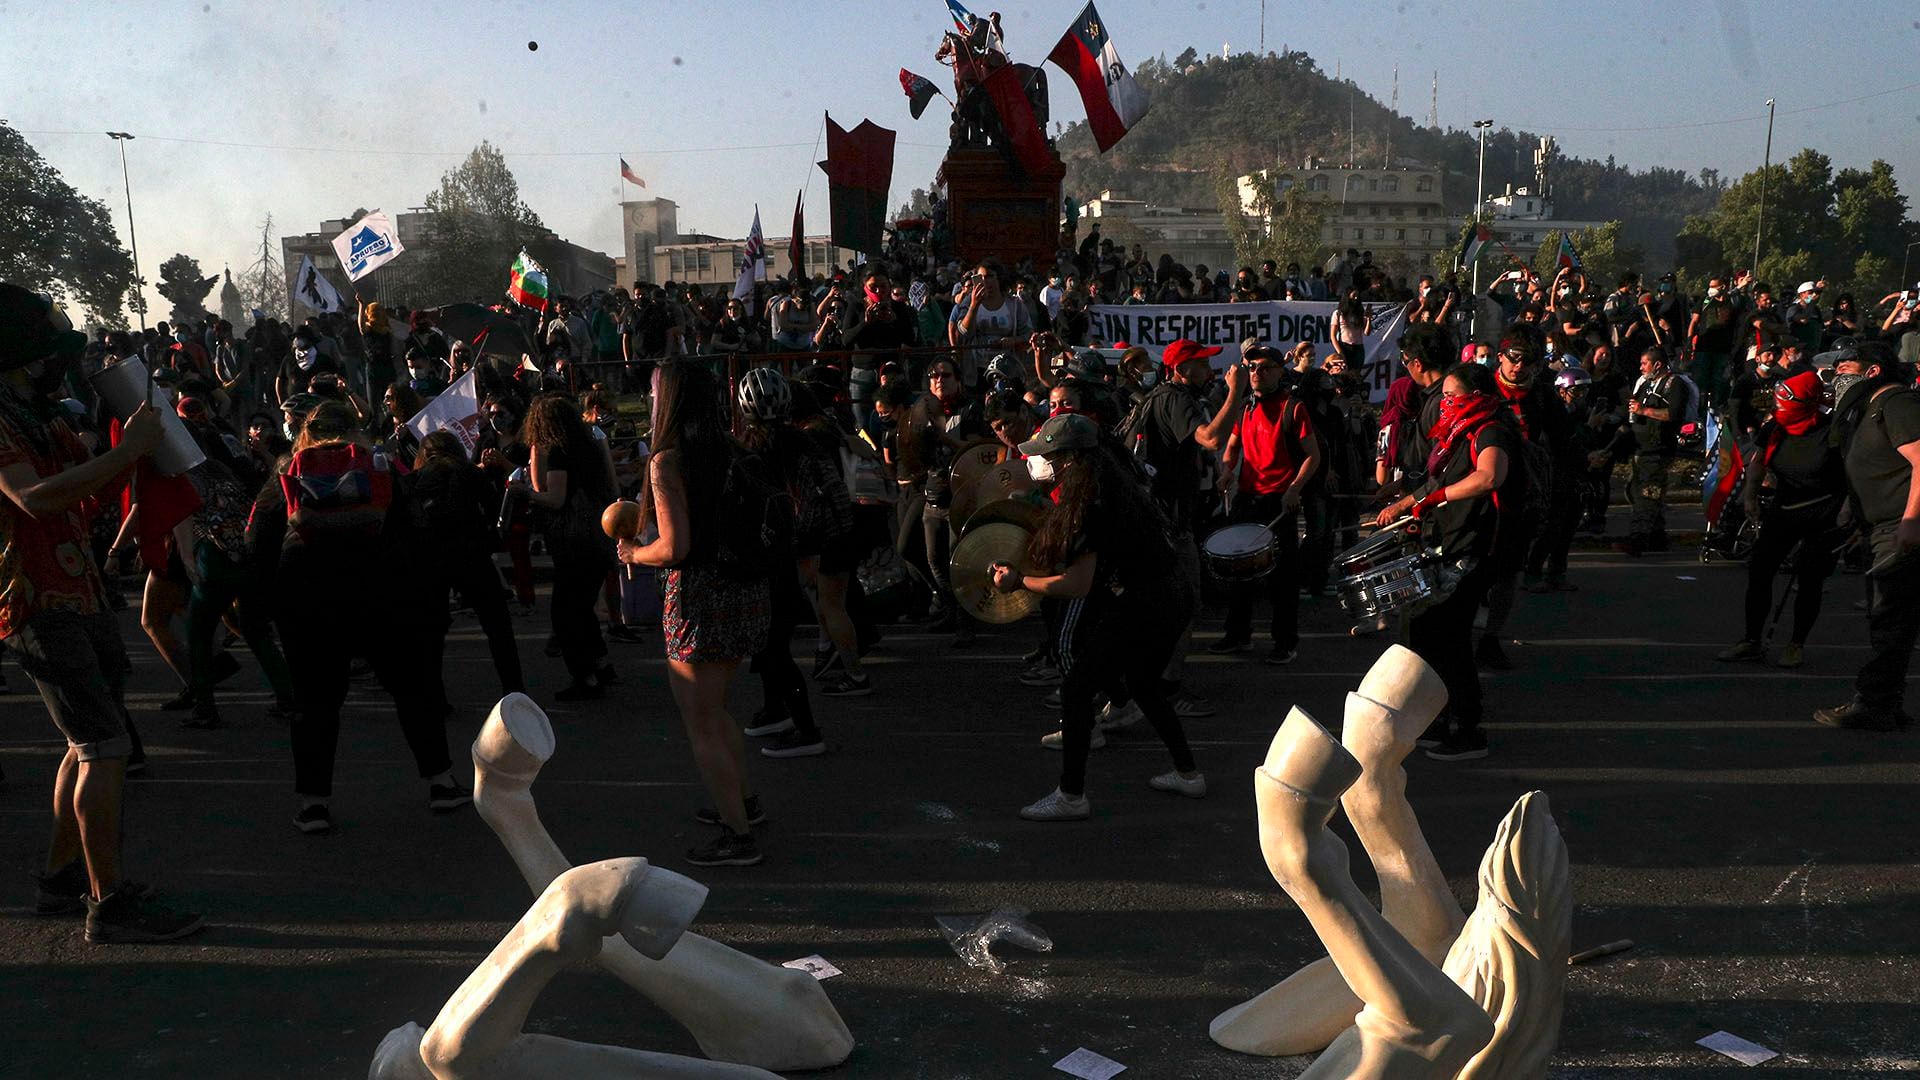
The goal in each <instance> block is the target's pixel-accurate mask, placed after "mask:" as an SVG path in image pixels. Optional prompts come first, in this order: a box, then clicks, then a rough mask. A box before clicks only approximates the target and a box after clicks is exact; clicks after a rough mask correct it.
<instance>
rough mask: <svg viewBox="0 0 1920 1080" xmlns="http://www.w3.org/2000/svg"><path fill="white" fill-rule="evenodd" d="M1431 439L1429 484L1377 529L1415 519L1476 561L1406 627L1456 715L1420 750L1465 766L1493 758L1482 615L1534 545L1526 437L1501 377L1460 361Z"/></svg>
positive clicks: (1444, 389) (1451, 550) (1432, 536)
mask: <svg viewBox="0 0 1920 1080" xmlns="http://www.w3.org/2000/svg"><path fill="white" fill-rule="evenodd" d="M1429 437H1430V438H1431V439H1432V441H1433V450H1432V451H1431V452H1430V453H1429V454H1428V456H1427V481H1426V483H1425V484H1423V485H1421V487H1419V488H1418V489H1416V490H1415V491H1414V492H1413V493H1412V494H1411V495H1408V496H1406V497H1405V498H1403V499H1400V500H1399V501H1397V502H1394V503H1392V504H1390V505H1388V506H1387V507H1386V508H1385V509H1383V510H1381V511H1380V514H1379V517H1378V518H1377V524H1379V525H1381V526H1382V527H1384V526H1386V525H1388V524H1390V523H1392V522H1394V521H1397V520H1398V519H1399V518H1401V517H1403V516H1405V515H1407V514H1412V515H1413V517H1414V519H1415V520H1416V521H1418V522H1420V523H1421V525H1422V527H1423V528H1424V529H1425V530H1426V532H1427V536H1428V539H1429V540H1430V541H1432V542H1433V543H1434V545H1435V546H1436V547H1437V548H1438V549H1439V551H1440V554H1441V556H1442V557H1443V558H1445V559H1446V560H1447V561H1448V562H1453V561H1454V560H1457V559H1462V558H1468V559H1472V560H1473V564H1472V568H1471V569H1469V570H1468V571H1467V572H1466V574H1465V575H1464V576H1463V577H1462V578H1461V579H1460V582H1459V584H1457V585H1455V586H1454V589H1453V592H1452V593H1450V594H1449V595H1448V596H1447V597H1446V599H1444V600H1441V601H1440V602H1439V603H1437V604H1435V605H1433V606H1432V607H1429V608H1427V609H1426V610H1424V611H1422V612H1420V613H1419V614H1418V615H1415V616H1414V617H1413V619H1412V620H1411V621H1410V622H1409V623H1408V626H1407V647H1408V648H1410V649H1412V650H1413V651H1414V652H1415V653H1418V654H1419V656H1420V658H1421V659H1422V660H1425V661H1426V662H1427V663H1429V664H1432V665H1433V670H1434V671H1435V672H1437V673H1438V674H1439V676H1440V678H1441V680H1442V681H1443V682H1445V683H1446V684H1447V713H1446V714H1444V715H1442V716H1441V718H1440V719H1438V720H1436V721H1434V724H1433V727H1432V728H1431V729H1430V730H1429V731H1428V732H1427V733H1426V734H1425V735H1422V736H1421V739H1420V741H1421V744H1422V745H1423V746H1425V747H1426V748H1427V756H1428V757H1430V758H1434V759H1435V760H1438V761H1465V760H1468V759H1472V758H1483V757H1486V756H1487V737H1486V736H1485V735H1483V734H1481V733H1480V719H1481V714H1482V712H1483V711H1484V710H1483V706H1482V704H1481V695H1480V669H1479V667H1478V666H1477V664H1476V662H1475V659H1474V651H1473V617H1474V614H1475V613H1476V612H1478V611H1479V610H1480V604H1481V601H1483V600H1485V599H1486V597H1487V593H1488V591H1489V590H1491V589H1492V588H1493V585H1494V583H1495V582H1496V581H1498V580H1499V579H1500V577H1501V576H1502V575H1504V574H1508V573H1510V572H1511V570H1512V567H1513V565H1514V560H1515V557H1516V556H1517V555H1518V553H1519V551H1520V549H1521V548H1522V547H1523V546H1524V545H1525V543H1526V540H1527V538H1526V536H1524V535H1522V533H1521V530H1520V528H1519V508H1520V500H1521V499H1522V498H1523V497H1525V495H1526V483H1527V481H1526V471H1525V470H1524V469H1522V468H1521V467H1520V461H1519V453H1520V441H1521V435H1520V431H1519V428H1518V427H1517V425H1516V424H1515V422H1514V420H1513V413H1512V411H1511V410H1510V409H1508V408H1507V407H1506V403H1505V401H1504V400H1503V399H1502V397H1501V394H1500V391H1499V387H1498V385H1497V384H1496V383H1495V381H1494V375H1493V372H1492V370H1491V369H1488V368H1484V367H1481V366H1480V365H1479V364H1456V365H1454V367H1453V368H1451V369H1450V370H1449V371H1448V372H1447V374H1446V378H1445V381H1444V382H1443V383H1442V384H1441V396H1440V421H1439V423H1437V424H1435V425H1434V427H1433V430H1432V431H1431V432H1430V433H1429ZM1449 718H1451V721H1452V726H1451V729H1449V727H1448V720H1449Z"/></svg>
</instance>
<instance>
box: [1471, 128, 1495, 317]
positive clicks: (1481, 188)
mask: <svg viewBox="0 0 1920 1080" xmlns="http://www.w3.org/2000/svg"><path fill="white" fill-rule="evenodd" d="M1492 128H1493V121H1491V120H1475V121H1474V122H1473V129H1474V132H1475V133H1476V134H1478V135H1479V136H1480V182H1479V183H1478V184H1477V185H1475V186H1474V189H1473V223H1474V225H1475V226H1476V227H1477V226H1478V225H1479V224H1480V218H1481V216H1482V215H1484V214H1485V213H1486V209H1487V132H1488V131H1489V130H1491V129H1492ZM1473 292H1474V295H1475V296H1478V295H1479V293H1480V260H1479V259H1477V258H1476V259H1474V260H1473ZM1474 307H1475V308H1478V307H1479V304H1478V302H1476V303H1475V304H1474ZM1469 310H1470V311H1471V310H1473V309H1469ZM1472 325H1473V324H1472V322H1471V320H1469V322H1468V328H1469V331H1471V328H1472Z"/></svg>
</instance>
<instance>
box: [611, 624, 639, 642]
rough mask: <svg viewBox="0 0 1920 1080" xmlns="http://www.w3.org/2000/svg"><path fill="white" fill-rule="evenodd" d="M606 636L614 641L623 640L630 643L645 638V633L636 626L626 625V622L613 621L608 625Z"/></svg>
mask: <svg viewBox="0 0 1920 1080" xmlns="http://www.w3.org/2000/svg"><path fill="white" fill-rule="evenodd" d="M607 637H609V638H611V639H613V640H614V641H624V642H628V643H630V644H638V643H640V642H643V641H645V640H647V635H646V633H645V632H644V631H642V630H640V629H639V628H638V627H633V626H628V625H627V624H626V623H613V624H612V625H610V626H608V627H607Z"/></svg>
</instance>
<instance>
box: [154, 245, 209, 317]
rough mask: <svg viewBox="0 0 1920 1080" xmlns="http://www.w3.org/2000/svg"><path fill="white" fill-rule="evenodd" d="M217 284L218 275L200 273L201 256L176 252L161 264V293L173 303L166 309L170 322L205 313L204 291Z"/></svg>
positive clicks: (205, 296) (159, 288)
mask: <svg viewBox="0 0 1920 1080" xmlns="http://www.w3.org/2000/svg"><path fill="white" fill-rule="evenodd" d="M218 284H220V279H219V277H217V276H216V277H203V276H202V275H201V273H200V260H198V259H195V258H193V257H191V256H188V255H175V256H174V257H173V258H171V259H168V260H167V261H166V262H163V263H161V264H160V284H159V286H158V290H159V292H160V295H161V296H164V297H166V298H167V301H168V302H169V303H171V304H172V305H173V310H172V311H170V312H168V313H167V318H168V319H169V320H170V321H172V322H176V323H179V322H185V321H187V320H190V319H198V318H200V317H202V316H204V315H206V314H207V294H208V293H210V292H212V291H213V287H214V286H215V285H218Z"/></svg>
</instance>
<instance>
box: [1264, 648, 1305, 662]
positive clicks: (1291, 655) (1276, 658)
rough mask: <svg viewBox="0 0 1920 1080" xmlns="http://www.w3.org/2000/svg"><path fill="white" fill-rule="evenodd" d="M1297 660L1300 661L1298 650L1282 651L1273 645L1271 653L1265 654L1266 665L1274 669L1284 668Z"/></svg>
mask: <svg viewBox="0 0 1920 1080" xmlns="http://www.w3.org/2000/svg"><path fill="white" fill-rule="evenodd" d="M1298 659H1300V650H1299V649H1283V648H1281V647H1280V646H1278V645H1275V646H1274V647H1273V651H1272V652H1270V653H1268V654H1267V663H1269V664H1272V665H1274V666H1275V667H1286V666H1287V665H1288V664H1291V663H1293V662H1294V661H1295V660H1298Z"/></svg>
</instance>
